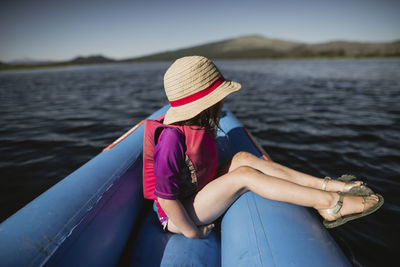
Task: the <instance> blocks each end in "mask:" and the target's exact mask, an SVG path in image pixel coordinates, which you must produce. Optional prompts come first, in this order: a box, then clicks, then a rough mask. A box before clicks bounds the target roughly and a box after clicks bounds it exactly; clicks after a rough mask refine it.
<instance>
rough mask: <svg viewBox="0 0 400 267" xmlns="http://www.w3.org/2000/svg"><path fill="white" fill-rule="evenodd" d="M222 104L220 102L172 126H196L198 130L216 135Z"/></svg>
mask: <svg viewBox="0 0 400 267" xmlns="http://www.w3.org/2000/svg"><path fill="white" fill-rule="evenodd" d="M223 103H224V102H223V101H220V102H218V103H217V104H215V105H213V106H211V107H209V108H208V109H206V110H203V111H202V112H201V113H200V114H198V115H197V116H196V117H193V118H191V119H189V120H184V121H180V122H177V123H174V124H178V125H186V126H197V127H200V128H205V129H207V130H209V131H211V132H213V133H214V134H216V132H217V129H218V124H219V117H220V115H221V110H222V106H223Z"/></svg>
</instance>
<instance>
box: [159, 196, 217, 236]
mask: <svg viewBox="0 0 400 267" xmlns="http://www.w3.org/2000/svg"><path fill="white" fill-rule="evenodd" d="M158 203H160V206H161V208H162V209H163V210H164V212H165V213H166V214H167V216H168V220H171V221H172V222H173V223H174V225H175V226H176V227H177V228H178V229H179V231H180V232H181V233H182V234H183V235H184V236H186V237H187V238H204V237H206V236H207V235H208V234H209V232H210V230H211V229H212V228H213V227H214V225H213V224H211V225H206V226H200V227H197V226H196V225H195V223H194V222H193V220H192V219H191V218H190V217H189V215H188V214H187V212H186V209H185V207H184V206H183V205H182V202H180V201H179V200H170V199H163V198H158Z"/></svg>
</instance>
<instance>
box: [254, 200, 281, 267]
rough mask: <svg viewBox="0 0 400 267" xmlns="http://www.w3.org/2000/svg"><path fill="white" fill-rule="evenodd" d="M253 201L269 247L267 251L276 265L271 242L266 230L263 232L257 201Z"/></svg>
mask: <svg viewBox="0 0 400 267" xmlns="http://www.w3.org/2000/svg"><path fill="white" fill-rule="evenodd" d="M254 202H255V208H256V211H257V214H258V217H259V218H260V222H261V226H262V231H263V233H264V237H265V240H266V241H267V243H268V247H269V252H270V254H271V258H272V260H273V262H274V265H275V266H277V265H276V260H275V257H274V254H273V253H272V249H271V244H270V242H269V240H268V237H267V234H266V232H265V228H264V224H263V221H262V220H261V216H260V211H259V209H258V205H257V201H255V200H254Z"/></svg>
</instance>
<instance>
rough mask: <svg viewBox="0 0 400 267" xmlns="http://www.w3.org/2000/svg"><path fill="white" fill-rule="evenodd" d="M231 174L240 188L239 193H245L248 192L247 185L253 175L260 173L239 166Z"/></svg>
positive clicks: (247, 167)
mask: <svg viewBox="0 0 400 267" xmlns="http://www.w3.org/2000/svg"><path fill="white" fill-rule="evenodd" d="M233 173H234V174H235V175H234V177H235V179H236V181H237V183H238V185H239V187H240V188H241V191H243V192H246V191H248V184H249V183H250V181H251V180H252V178H253V177H254V176H255V175H258V174H259V173H260V171H258V170H257V169H254V168H252V167H250V166H240V167H238V168H236V169H235V170H234V171H233ZM243 192H242V193H243Z"/></svg>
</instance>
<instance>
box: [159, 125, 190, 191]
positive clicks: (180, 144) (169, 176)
mask: <svg viewBox="0 0 400 267" xmlns="http://www.w3.org/2000/svg"><path fill="white" fill-rule="evenodd" d="M185 151H186V146H185V136H184V135H183V134H182V133H181V132H179V131H178V130H176V129H173V128H166V129H164V130H163V131H162V133H161V135H160V137H159V139H158V143H157V145H156V146H155V148H154V174H155V175H156V189H155V192H154V194H155V195H156V196H158V197H160V198H165V199H178V195H179V186H178V178H179V175H180V171H181V169H182V166H183V164H185Z"/></svg>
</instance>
